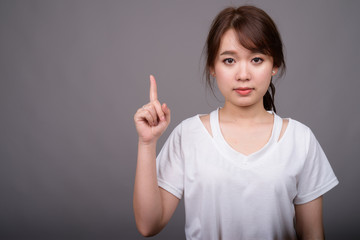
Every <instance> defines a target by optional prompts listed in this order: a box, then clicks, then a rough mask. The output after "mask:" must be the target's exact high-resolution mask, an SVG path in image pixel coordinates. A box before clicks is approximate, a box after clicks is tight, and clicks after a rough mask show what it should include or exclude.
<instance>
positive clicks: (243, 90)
mask: <svg viewBox="0 0 360 240" xmlns="http://www.w3.org/2000/svg"><path fill="white" fill-rule="evenodd" d="M234 90H235V92H237V93H239V94H240V95H243V96H245V95H248V94H250V93H251V92H252V90H254V89H253V88H248V87H241V88H235V89H234Z"/></svg>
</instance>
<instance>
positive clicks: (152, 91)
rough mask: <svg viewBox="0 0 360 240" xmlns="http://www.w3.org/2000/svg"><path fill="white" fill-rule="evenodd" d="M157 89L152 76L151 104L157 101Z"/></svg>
mask: <svg viewBox="0 0 360 240" xmlns="http://www.w3.org/2000/svg"><path fill="white" fill-rule="evenodd" d="M157 98H158V97H157V87H156V81H155V78H154V76H153V75H150V102H153V101H155V100H157Z"/></svg>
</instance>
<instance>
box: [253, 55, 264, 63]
mask: <svg viewBox="0 0 360 240" xmlns="http://www.w3.org/2000/svg"><path fill="white" fill-rule="evenodd" d="M251 61H252V62H254V63H255V64H259V63H262V62H263V61H264V60H263V59H262V58H259V57H256V58H253V59H252V60H251Z"/></svg>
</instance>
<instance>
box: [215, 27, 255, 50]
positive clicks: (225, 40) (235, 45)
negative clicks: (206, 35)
mask: <svg viewBox="0 0 360 240" xmlns="http://www.w3.org/2000/svg"><path fill="white" fill-rule="evenodd" d="M255 49H256V47H255V46H254V50H249V49H247V48H245V47H244V46H243V45H241V43H240V41H239V36H238V34H237V33H236V32H235V30H234V29H229V30H227V31H226V32H225V33H224V35H223V36H222V37H221V41H220V46H219V54H221V53H222V52H224V51H237V52H241V53H253V52H259V51H258V50H255Z"/></svg>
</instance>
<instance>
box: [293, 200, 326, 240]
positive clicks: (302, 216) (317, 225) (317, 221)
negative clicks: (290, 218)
mask: <svg viewBox="0 0 360 240" xmlns="http://www.w3.org/2000/svg"><path fill="white" fill-rule="evenodd" d="M295 217H296V234H297V235H298V238H299V239H302V240H315V239H316V240H318V239H319V240H320V239H324V227H323V220H322V196H321V197H319V198H317V199H315V200H313V201H311V202H308V203H305V204H300V205H295Z"/></svg>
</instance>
